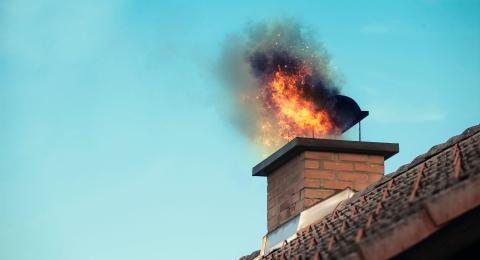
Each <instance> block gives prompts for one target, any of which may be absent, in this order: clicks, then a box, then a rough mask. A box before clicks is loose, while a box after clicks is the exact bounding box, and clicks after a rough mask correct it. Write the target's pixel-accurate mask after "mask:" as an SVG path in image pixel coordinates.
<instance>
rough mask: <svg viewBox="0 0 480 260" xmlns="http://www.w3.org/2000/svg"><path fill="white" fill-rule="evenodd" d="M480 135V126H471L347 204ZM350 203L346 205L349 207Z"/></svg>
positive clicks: (432, 148)
mask: <svg viewBox="0 0 480 260" xmlns="http://www.w3.org/2000/svg"><path fill="white" fill-rule="evenodd" d="M478 133H480V124H477V125H474V126H471V127H469V128H467V129H465V130H464V131H463V132H462V133H461V134H458V135H455V136H452V137H450V138H449V139H448V140H447V141H446V142H443V143H440V144H437V145H434V146H432V147H431V148H430V149H429V150H428V151H427V152H425V153H423V154H421V155H418V156H417V157H415V159H413V160H412V161H411V162H410V163H407V164H404V165H402V166H400V167H398V168H397V170H396V171H394V172H391V173H389V174H387V175H385V176H383V178H382V179H380V180H379V181H377V182H375V183H372V184H371V185H370V186H368V187H367V188H366V189H365V190H363V191H361V192H358V193H356V194H355V195H354V196H353V197H351V198H350V199H349V200H348V201H347V202H352V201H355V200H356V199H357V198H358V197H360V196H363V195H365V194H368V193H370V192H371V191H373V190H375V189H376V188H377V187H379V186H381V185H383V184H385V183H386V182H388V181H390V180H391V179H393V178H395V177H397V176H398V175H400V174H403V173H405V172H407V171H409V170H411V169H413V168H415V167H417V166H418V165H420V164H422V163H423V162H425V161H427V160H429V159H431V158H433V157H435V156H437V155H438V154H440V153H442V152H443V151H445V150H448V149H450V148H452V147H453V146H454V145H455V144H458V143H461V142H463V141H465V140H467V139H469V138H470V137H472V136H474V135H476V134H478ZM347 204H348V203H345V205H347Z"/></svg>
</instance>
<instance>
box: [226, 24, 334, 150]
mask: <svg viewBox="0 0 480 260" xmlns="http://www.w3.org/2000/svg"><path fill="white" fill-rule="evenodd" d="M315 36H316V35H315V32H314V31H313V30H312V29H310V28H307V27H305V26H303V25H302V24H300V23H299V22H297V21H296V20H294V19H278V20H274V21H270V22H262V23H253V24H249V25H248V26H247V28H246V30H245V32H243V33H240V34H233V35H230V36H229V37H227V39H226V40H225V43H224V46H223V52H222V57H221V60H220V64H219V65H220V75H221V77H222V79H223V80H224V81H225V84H224V85H225V86H226V88H227V91H228V93H229V98H230V99H231V104H232V108H233V109H232V111H231V112H232V113H231V115H230V118H231V119H232V120H233V122H234V124H235V125H236V126H237V127H238V128H239V129H240V130H241V131H242V132H243V133H245V134H247V135H248V136H249V137H250V138H252V139H253V140H255V141H259V140H258V139H259V137H262V136H263V137H265V134H266V133H265V127H268V128H269V130H270V131H273V130H272V129H275V127H278V126H276V125H275V124H276V122H277V121H279V120H281V119H279V118H278V116H276V113H275V111H274V110H275V108H274V107H273V105H272V104H271V102H269V100H266V98H265V88H266V87H267V86H268V85H269V83H271V82H272V80H273V78H274V76H275V73H276V72H278V71H281V72H282V74H283V75H285V76H287V77H288V76H295V75H298V74H299V73H301V72H302V71H305V70H307V72H306V73H303V74H302V75H303V76H302V77H301V79H299V80H298V82H296V83H295V88H297V89H298V90H299V91H300V92H301V93H302V98H304V99H305V100H308V101H312V102H313V104H314V106H315V109H316V110H322V109H323V110H330V107H329V106H328V99H329V98H330V97H332V96H335V95H337V94H339V88H338V85H337V83H336V82H337V81H336V80H335V77H334V76H333V73H332V71H331V69H330V58H329V55H328V53H327V51H326V50H325V48H324V47H323V45H322V44H321V43H320V42H319V41H318V40H317V39H316V37H315ZM267 99H268V98H267ZM260 121H262V122H263V123H259V122H260ZM272 124H273V125H272ZM269 134H270V135H274V134H277V135H281V133H269ZM263 139H265V138H263ZM279 144H280V143H279V142H276V143H275V144H272V145H274V146H278V145H279ZM267 145H268V144H267Z"/></svg>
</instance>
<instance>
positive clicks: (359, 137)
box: [358, 121, 362, 142]
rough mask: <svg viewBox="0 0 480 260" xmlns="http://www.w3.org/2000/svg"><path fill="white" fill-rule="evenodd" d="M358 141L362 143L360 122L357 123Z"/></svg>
mask: <svg viewBox="0 0 480 260" xmlns="http://www.w3.org/2000/svg"><path fill="white" fill-rule="evenodd" d="M358 141H359V142H361V141H362V121H359V122H358Z"/></svg>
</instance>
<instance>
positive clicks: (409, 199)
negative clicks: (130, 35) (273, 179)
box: [263, 125, 480, 260]
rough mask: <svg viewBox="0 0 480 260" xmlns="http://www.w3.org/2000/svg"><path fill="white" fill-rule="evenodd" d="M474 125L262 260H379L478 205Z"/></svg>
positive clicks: (479, 145) (479, 134)
mask: <svg viewBox="0 0 480 260" xmlns="http://www.w3.org/2000/svg"><path fill="white" fill-rule="evenodd" d="M479 185H480V125H477V126H474V127H471V128H469V129H467V130H465V131H464V132H463V133H462V134H461V135H458V136H455V137H452V138H450V139H449V140H448V141H447V142H446V143H444V144H440V145H437V146H434V147H432V148H431V149H430V150H429V151H428V152H427V153H425V154H423V155H420V156H418V157H417V158H415V159H414V160H413V161H412V162H411V163H410V164H407V165H404V166H402V167H400V168H399V169H398V170H397V171H396V172H394V173H392V174H389V175H386V176H385V177H384V178H383V179H381V180H380V181H379V182H377V183H375V184H373V185H371V186H370V187H368V188H367V189H366V190H364V191H363V192H360V193H357V194H356V195H355V196H354V197H353V198H351V199H350V200H349V201H348V202H347V203H345V204H344V206H343V207H342V208H339V209H337V210H335V211H334V212H333V213H332V214H330V215H328V216H327V217H325V218H323V219H322V220H321V222H319V223H317V224H315V225H312V226H310V227H309V228H307V229H305V230H303V231H301V232H299V233H297V237H296V238H295V239H293V240H291V241H290V242H286V241H285V242H284V245H283V246H282V247H281V248H279V249H277V250H275V251H272V252H271V253H270V254H268V255H267V256H264V257H263V259H302V260H304V259H330V258H357V259H362V258H364V259H385V258H390V257H392V256H395V255H397V254H398V253H400V252H402V251H404V250H405V249H406V248H408V247H410V246H413V245H415V244H417V243H418V242H420V241H421V240H423V239H424V238H426V237H428V236H430V235H431V234H432V233H433V232H435V231H436V230H438V229H439V228H440V227H441V226H442V225H444V224H445V223H448V222H449V221H451V220H453V219H455V218H456V217H458V216H461V215H462V214H464V213H465V212H467V211H468V210H470V209H473V208H475V207H477V206H478V205H479V203H480V189H478V188H477V187H480V186H479Z"/></svg>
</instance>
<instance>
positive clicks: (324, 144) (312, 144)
mask: <svg viewBox="0 0 480 260" xmlns="http://www.w3.org/2000/svg"><path fill="white" fill-rule="evenodd" d="M307 150H308V151H322V152H340V153H362V154H363V153H365V154H371V155H382V156H383V157H384V159H385V160H386V159H388V158H390V157H391V156H393V155H395V154H396V153H398V144H396V143H377V142H358V141H346V140H332V139H319V138H306V137H296V138H294V139H293V140H292V141H290V142H288V143H287V144H286V145H284V146H283V147H282V148H280V149H279V150H278V151H276V152H275V153H273V154H272V155H270V156H269V157H267V158H266V159H265V160H263V161H262V162H260V163H259V164H257V165H256V166H255V167H253V169H252V175H253V176H267V175H269V174H270V173H271V172H272V171H274V170H276V169H278V168H279V167H280V166H282V165H283V164H285V163H286V162H288V161H290V160H291V159H292V158H294V157H295V156H297V155H298V154H300V153H302V152H304V151H307Z"/></svg>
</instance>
